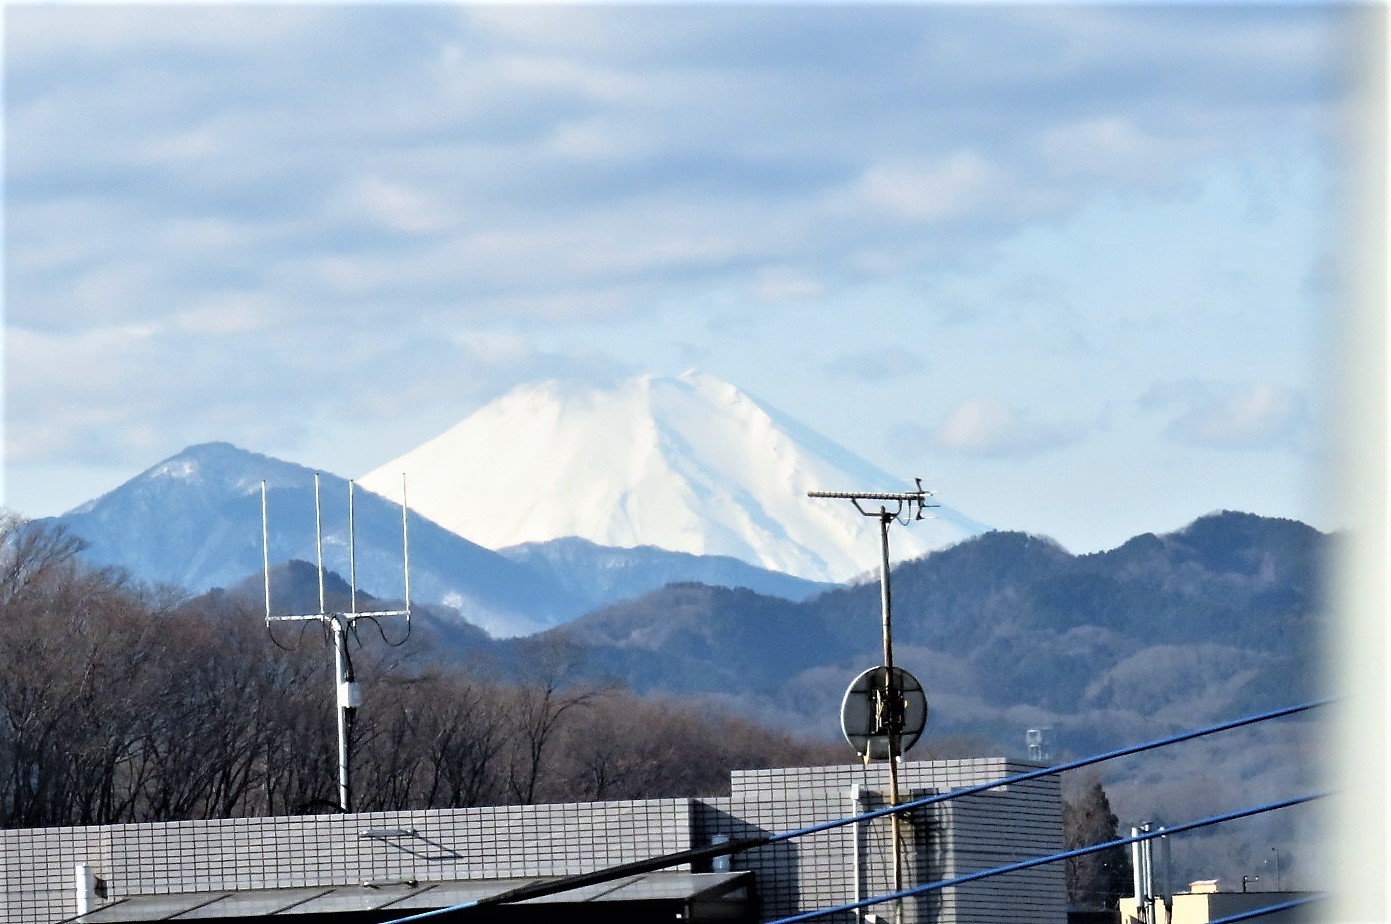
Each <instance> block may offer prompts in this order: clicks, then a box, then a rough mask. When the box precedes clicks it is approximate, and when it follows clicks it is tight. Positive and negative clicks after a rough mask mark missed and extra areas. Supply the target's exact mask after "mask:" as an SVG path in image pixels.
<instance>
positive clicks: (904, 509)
mask: <svg viewBox="0 0 1391 924" xmlns="http://www.w3.org/2000/svg"><path fill="white" fill-rule="evenodd" d="M913 481H914V483H916V484H917V490H915V491H903V492H897V493H888V494H878V493H865V492H857V491H808V492H807V497H822V498H834V499H838V500H848V501H850V502H851V503H852V504H854V505H855V509H856V510H858V511H859V512H860V513H861V514H862V515H863V516H867V517H872V518H874V519H877V520H878V521H879V602H880V610H881V615H882V622H883V635H884V663H883V666H882V667H880V668H877V669H871V670H870V671H867V672H866V674H869V675H875V676H873V677H872V679H871V678H866V679H867V680H868V682H869V685H870V687H869V689H867V690H863V691H862V690H860V689H858V688H859V686H860V683H861V680H860V679H859V678H857V680H856V682H855V683H853V684H851V688H850V691H849V692H847V693H846V706H843V707H842V727H843V728H844V730H845V732H846V738H847V739H848V740H849V739H851V738H852V731H851V729H850V728H849V727H848V726H847V725H846V719H845V716H846V715H847V714H848V713H849V712H852V711H856V710H854V709H853V708H850V706H849V704H850V702H851V698H852V697H854V696H855V695H857V694H858V695H860V696H863V697H865V698H866V699H867V702H866V703H865V709H864V711H865V712H866V713H867V714H868V715H869V716H871V717H872V718H871V720H870V722H869V723H868V727H866V728H864V729H861V730H860V731H862V732H863V735H858V734H856V735H854V736H853V737H854V739H855V740H856V741H857V740H860V739H861V738H863V740H864V750H863V752H862V756H863V757H864V759H865V762H866V763H868V762H869V761H870V759H871V758H872V757H873V756H877V755H876V748H875V744H876V739H878V741H882V742H883V743H884V744H885V745H886V746H887V747H886V753H885V754H884V756H885V757H886V758H887V760H888V762H889V805H890V806H891V807H892V806H895V805H898V762H899V761H900V760H901V759H902V758H903V751H904V750H905V748H904V747H903V742H904V738H905V729H906V730H907V735H906V737H908V738H910V739H911V740H909V741H908V746H909V747H911V746H912V745H913V743H915V742H916V741H917V736H918V733H919V732H921V730H922V725H921V722H922V721H924V720H925V719H926V717H927V704H926V701H925V700H924V699H923V695H922V687H921V685H919V684H918V682H917V680H916V679H914V678H913V677H912V675H911V674H909V673H908V672H907V671H904V670H903V669H902V668H895V667H894V648H893V622H892V613H891V609H890V595H889V524H890V523H892V522H894V521H895V520H897V521H898V522H900V523H901V524H903V525H904V526H906V525H908V523H910V522H912V521H915V520H921V519H923V509H924V508H926V507H935V506H937V505H936V504H929V503H928V502H927V499H928V498H929V497H931V496H932V492H931V491H927V490H925V489H924V488H923V483H922V479H921V478H915V479H913ZM876 502H877V506H878V509H873V508H874V506H875V504H876ZM866 504H869V505H870V506H869V507H866ZM890 504H892V505H893V506H892V508H890ZM915 513H916V515H913V514H915ZM863 676H864V675H862V677H863ZM910 714H912V716H913V722H912V723H911V724H912V725H914V726H915V727H908V726H909V725H910V722H909V716H910ZM853 743H854V741H852V744H853ZM857 749H858V746H857ZM890 825H891V831H892V840H893V858H894V865H893V891H895V892H898V891H901V890H902V889H903V852H902V849H901V846H900V845H901V842H902V835H901V833H900V831H899V817H898V813H897V812H895V813H894V814H893V815H891V816H890ZM894 920H895V921H898V922H901V921H902V920H903V900H902V899H897V900H896V901H895V902H894Z"/></svg>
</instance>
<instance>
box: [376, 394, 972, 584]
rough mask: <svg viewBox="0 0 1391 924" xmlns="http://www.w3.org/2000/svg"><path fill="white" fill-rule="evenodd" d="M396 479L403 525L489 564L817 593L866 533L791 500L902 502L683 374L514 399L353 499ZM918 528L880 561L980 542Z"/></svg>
mask: <svg viewBox="0 0 1391 924" xmlns="http://www.w3.org/2000/svg"><path fill="white" fill-rule="evenodd" d="M402 472H404V473H405V474H406V476H407V478H408V480H409V483H410V497H411V506H412V507H413V508H414V509H416V510H418V511H420V512H421V513H422V514H423V515H425V516H427V517H429V518H431V519H432V520H434V521H435V522H437V523H439V524H440V525H442V526H444V527H445V528H447V529H451V530H453V531H455V532H457V533H458V534H459V535H461V536H465V537H467V538H468V539H470V540H472V541H473V542H477V543H479V544H480V545H483V546H486V547H489V548H494V549H501V548H505V547H508V546H513V545H518V544H521V543H526V542H545V541H548V540H552V539H559V538H561V537H565V536H579V537H581V538H583V539H587V540H589V541H591V542H594V543H598V544H600V545H605V546H616V547H621V548H631V547H635V546H640V545H654V546H658V547H660V548H664V549H668V550H671V551H676V552H689V553H692V554H696V555H728V556H732V557H734V558H739V559H742V560H744V561H746V562H749V563H751V564H756V565H759V566H761V567H764V568H770V569H773V570H777V571H782V572H785V573H788V574H793V575H796V576H798V577H803V578H808V579H811V580H818V581H845V580H848V579H850V578H852V577H854V576H856V575H859V574H861V573H863V572H865V571H868V570H870V569H873V568H875V567H876V566H877V563H878V560H879V540H878V526H877V522H876V521H875V520H874V519H871V518H867V517H864V516H862V515H860V514H859V513H858V512H856V510H855V509H854V507H853V506H851V505H850V503H849V502H848V501H835V500H814V499H811V498H808V497H807V496H806V494H807V492H808V491H814V490H825V491H904V490H910V489H911V488H912V479H911V477H909V476H911V475H912V474H913V473H905V474H904V477H901V478H895V477H893V476H890V475H888V474H886V473H884V472H883V471H881V470H879V469H877V468H875V467H874V466H873V465H871V464H870V463H868V462H866V461H864V460H863V459H860V458H858V457H857V456H855V455H854V454H852V453H850V452H848V451H847V450H845V449H843V448H841V447H839V446H836V445H835V444H834V443H832V442H830V441H829V440H827V439H825V438H824V437H821V436H819V435H817V434H815V433H814V432H812V431H810V430H809V429H808V428H806V427H805V426H803V425H801V424H798V423H797V422H796V421H793V420H791V419H790V418H788V417H787V416H786V415H784V414H781V413H779V412H777V411H775V410H772V409H770V408H768V407H766V406H764V405H762V404H760V403H759V402H758V401H756V400H754V399H753V398H750V397H749V396H748V395H746V394H744V393H742V392H740V391H739V390H738V389H737V388H735V387H734V386H732V385H729V384H728V383H725V382H722V381H720V380H719V379H716V378H713V377H711V376H708V375H704V374H701V373H698V372H687V373H685V374H683V375H681V376H678V377H675V378H663V377H655V376H640V377H637V378H632V379H628V380H626V381H624V382H621V383H620V384H618V385H617V386H615V387H613V388H609V389H600V388H597V387H594V386H592V385H580V384H576V383H573V382H546V383H542V384H539V385H529V386H523V387H520V388H517V389H515V390H514V391H512V392H510V393H508V394H507V395H504V396H503V397H502V398H499V399H498V400H496V401H494V402H492V403H491V404H488V405H487V406H485V407H483V408H481V409H480V410H478V411H477V412H476V413H474V414H473V415H471V416H470V417H468V418H466V419H465V420H463V421H462V422H461V423H459V424H457V425H456V426H454V427H453V428H451V429H450V430H448V431H447V432H445V433H443V434H442V435H440V436H438V437H436V438H435V439H433V440H430V441H429V442H427V443H425V444H423V445H421V446H420V447H418V448H416V449H414V450H412V451H410V452H408V453H406V454H405V455H404V456H401V457H400V458H398V459H396V460H394V461H392V462H389V463H387V464H386V465H383V466H381V467H380V468H378V469H377V470H375V471H373V472H371V473H369V474H368V475H366V476H364V477H363V478H362V479H361V482H360V483H361V484H362V486H363V487H365V488H367V489H368V490H373V491H378V492H381V493H389V492H391V491H392V490H393V487H394V486H395V485H399V483H400V478H401V473H402ZM928 487H931V486H928ZM934 513H935V515H936V519H934V520H925V521H923V522H920V523H915V524H913V525H912V527H911V528H906V529H904V528H896V529H894V531H893V533H892V534H891V537H890V548H891V551H892V553H893V557H894V559H895V560H902V559H905V558H911V557H916V556H918V555H921V554H923V553H925V552H927V551H930V550H932V549H935V548H940V547H942V546H944V545H949V544H951V543H954V542H956V541H959V540H960V539H963V538H966V537H967V536H970V535H974V534H976V533H978V532H981V531H983V530H984V529H985V527H984V526H982V525H981V524H979V523H975V522H973V521H971V520H970V519H968V518H966V517H963V516H961V515H960V514H958V513H956V512H954V511H952V510H951V509H950V508H948V507H945V506H944V507H942V508H940V509H938V510H936V511H934Z"/></svg>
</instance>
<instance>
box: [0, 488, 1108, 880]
mask: <svg viewBox="0 0 1391 924" xmlns="http://www.w3.org/2000/svg"><path fill="white" fill-rule="evenodd" d="M81 549H82V543H81V541H80V540H78V539H76V538H75V537H73V536H71V535H69V534H67V533H65V532H64V531H62V530H61V529H59V528H52V527H44V526H42V525H35V524H26V523H24V522H23V521H21V520H19V519H18V518H15V517H13V516H8V515H3V516H0V827H4V828H21V827H48V826H57V825H92V824H117V823H131V822H151V821H177V820H185V819H195V818H229V817H238V816H273V815H295V814H306V813H314V812H326V811H335V810H336V808H337V795H338V793H337V781H338V775H337V761H338V752H337V728H336V712H335V711H334V710H335V705H336V691H335V688H334V676H333V668H332V658H331V657H330V651H331V649H330V647H329V645H328V641H327V639H326V638H321V637H320V635H321V631H320V630H319V629H318V628H307V629H295V630H288V629H281V630H279V631H278V633H277V635H278V636H279V637H278V638H277V637H276V636H271V635H269V633H268V631H267V629H266V627H265V625H264V620H263V618H262V617H263V611H262V610H261V609H259V608H258V606H257V605H256V603H255V602H253V601H248V600H246V599H245V598H242V597H239V596H237V595H235V594H229V593H214V594H208V595H203V596H199V597H193V598H189V597H188V596H187V595H184V594H181V593H178V592H175V591H172V590H168V589H159V588H149V587H146V586H144V585H140V584H136V583H134V582H131V581H130V580H129V579H128V578H127V577H126V576H125V575H124V574H123V573H122V572H120V571H117V570H112V569H100V568H93V567H90V566H87V565H84V564H83V563H82V561H81V559H80V558H79V553H80V551H81ZM344 602H345V601H342V600H339V601H337V602H336V605H342V604H343V603H344ZM383 628H385V627H383ZM357 635H358V637H356V638H355V639H354V640H353V642H352V643H351V644H352V648H353V651H354V658H355V665H356V670H357V673H358V675H359V677H362V678H363V679H364V680H365V681H366V682H365V684H364V687H365V689H364V701H363V704H362V707H361V708H360V709H359V710H358V713H357V716H356V717H355V721H354V723H353V734H352V744H353V746H352V751H353V790H354V795H353V808H354V809H355V810H358V811H383V810H396V809H420V808H455V807H469V806H477V805H506V804H532V803H538V802H559V801H590V800H602V799H644V798H662V797H685V796H701V795H719V794H721V793H724V792H727V791H728V784H729V771H730V770H732V769H753V768H759V767H772V766H806V765H815V764H830V763H843V762H845V761H846V760H847V759H853V758H852V757H851V755H850V753H849V751H848V749H847V747H846V746H845V744H844V743H843V742H826V741H812V740H807V739H802V738H796V737H793V736H789V735H783V734H779V733H775V732H770V731H768V730H767V729H764V728H761V727H759V726H757V725H755V724H753V723H751V722H749V721H746V720H743V719H740V718H736V717H732V716H728V715H723V714H719V713H716V712H712V711H710V710H709V709H706V708H700V707H697V706H696V705H693V704H692V703H691V702H683V701H680V700H677V699H672V698H668V699H657V698H652V697H639V696H637V695H635V694H633V693H631V692H629V691H627V690H625V689H622V688H620V687H618V686H616V685H613V684H605V683H602V682H596V681H594V680H593V679H581V678H582V677H584V672H583V671H580V670H579V668H580V667H581V664H580V662H579V660H578V654H577V651H578V650H577V649H574V648H572V647H567V645H566V644H565V643H564V642H563V641H557V640H555V639H543V640H539V641H537V642H535V643H534V644H533V645H532V647H531V649H530V650H529V651H526V652H525V656H523V657H518V658H517V659H516V660H517V663H516V665H515V667H516V670H517V672H518V673H517V674H516V676H514V677H512V678H511V679H510V680H508V681H506V682H503V681H499V680H498V679H497V678H496V674H488V675H484V674H482V673H479V672H470V671H468V670H465V669H464V668H462V667H460V666H459V665H458V664H439V663H433V662H431V661H430V660H428V659H427V658H425V657H423V656H422V649H426V648H428V638H426V637H424V636H423V635H419V636H417V637H416V638H415V644H414V646H411V645H405V646H400V647H397V646H395V645H393V644H392V643H391V642H392V641H393V640H391V639H390V638H389V633H388V632H386V631H384V632H383V633H381V634H380V635H379V636H373V635H372V634H371V633H358V634H357ZM969 749H970V743H969V742H964V741H962V740H957V739H950V740H948V741H946V742H944V743H942V745H941V746H940V747H937V748H934V747H932V746H931V745H929V746H927V747H923V748H921V751H922V752H923V753H922V754H921V755H920V756H921V757H923V758H925V759H930V758H931V757H933V756H945V755H946V754H956V755H957V756H963V755H964V754H965V753H966V751H969ZM934 752H935V753H934ZM1063 817H1064V826H1065V838H1066V841H1067V844H1068V846H1069V847H1073V846H1079V845H1081V844H1084V843H1097V842H1100V841H1101V840H1107V839H1109V838H1111V837H1114V836H1115V830H1116V827H1115V826H1116V819H1115V816H1114V814H1112V813H1111V812H1110V807H1109V804H1107V802H1106V797H1105V794H1104V792H1103V791H1102V790H1101V787H1100V784H1099V783H1098V782H1096V781H1095V780H1094V779H1093V780H1088V781H1087V784H1086V785H1085V786H1083V787H1081V788H1080V792H1079V793H1077V794H1075V796H1074V798H1072V799H1070V800H1069V802H1068V804H1067V805H1065V807H1064V816H1063ZM1117 853H1119V852H1116V853H1108V854H1107V855H1101V856H1100V857H1098V858H1096V859H1095V860H1091V859H1087V860H1083V861H1074V862H1070V863H1069V864H1068V882H1069V893H1070V897H1071V898H1072V900H1073V901H1074V902H1075V903H1078V904H1093V903H1102V904H1111V905H1113V904H1114V900H1115V896H1116V895H1117V894H1119V893H1120V892H1121V891H1123V889H1124V884H1125V882H1126V880H1127V879H1128V870H1127V871H1123V870H1124V868H1125V867H1126V866H1128V862H1127V861H1126V859H1125V857H1124V854H1123V853H1119V855H1117Z"/></svg>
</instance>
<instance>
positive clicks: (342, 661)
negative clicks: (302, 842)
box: [332, 615, 352, 813]
mask: <svg viewBox="0 0 1391 924" xmlns="http://www.w3.org/2000/svg"><path fill="white" fill-rule="evenodd" d="M332 624H333V654H334V661H335V663H336V665H337V669H338V683H337V686H336V693H337V697H338V807H339V809H341V810H342V811H343V812H344V813H347V812H350V811H352V788H351V786H350V785H349V779H348V709H349V707H350V703H351V692H350V691H351V687H350V686H349V678H348V633H347V631H346V629H345V627H344V625H343V617H342V616H341V615H334V616H333V617H332Z"/></svg>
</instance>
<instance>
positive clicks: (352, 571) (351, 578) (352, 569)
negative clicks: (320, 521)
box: [348, 480, 357, 613]
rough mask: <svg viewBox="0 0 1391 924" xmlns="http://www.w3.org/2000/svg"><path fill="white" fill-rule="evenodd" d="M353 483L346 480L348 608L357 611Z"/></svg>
mask: <svg viewBox="0 0 1391 924" xmlns="http://www.w3.org/2000/svg"><path fill="white" fill-rule="evenodd" d="M354 487H355V485H354V484H353V482H352V481H351V480H349V481H348V593H349V595H350V596H351V598H352V599H351V601H350V602H349V603H348V609H349V611H350V612H352V613H356V612H357V524H356V519H355V517H354V514H353V488H354Z"/></svg>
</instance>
